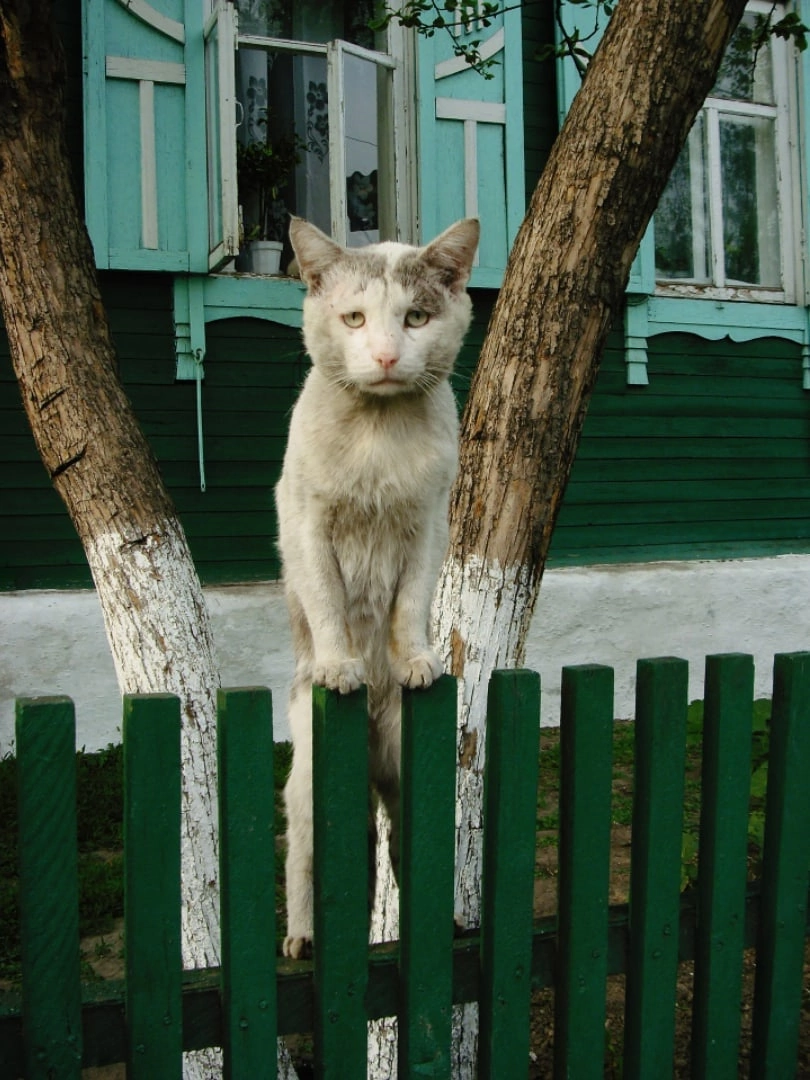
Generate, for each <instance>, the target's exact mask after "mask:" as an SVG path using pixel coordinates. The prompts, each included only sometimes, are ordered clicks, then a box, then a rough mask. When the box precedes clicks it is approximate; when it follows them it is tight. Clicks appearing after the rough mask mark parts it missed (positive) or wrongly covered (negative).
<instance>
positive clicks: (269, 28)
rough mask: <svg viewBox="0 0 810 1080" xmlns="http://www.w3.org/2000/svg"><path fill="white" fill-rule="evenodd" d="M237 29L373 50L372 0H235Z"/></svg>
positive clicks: (290, 38)
mask: <svg viewBox="0 0 810 1080" xmlns="http://www.w3.org/2000/svg"><path fill="white" fill-rule="evenodd" d="M237 7H238V9H239V32H240V33H241V34H251V35H255V36H258V37H272V38H285V39H287V40H294V41H309V42H314V43H317V44H326V42H327V41H333V40H334V39H335V38H342V39H343V40H344V41H351V42H352V44H354V45H363V46H364V47H365V48H367V49H373V48H374V47H375V46H374V32H373V31H372V30H370V29H369V25H368V24H369V21H370V20H371V19H372V18H373V16H374V0H346V2H345V3H342V4H341V3H335V2H333V3H326V4H325V3H323V0H296V3H295V5H294V6H293V2H292V0H237Z"/></svg>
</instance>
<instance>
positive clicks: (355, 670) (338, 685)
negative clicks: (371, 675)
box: [312, 659, 366, 694]
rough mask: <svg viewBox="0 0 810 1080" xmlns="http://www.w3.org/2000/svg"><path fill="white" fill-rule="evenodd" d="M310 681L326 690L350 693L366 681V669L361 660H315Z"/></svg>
mask: <svg viewBox="0 0 810 1080" xmlns="http://www.w3.org/2000/svg"><path fill="white" fill-rule="evenodd" d="M312 681H313V682H314V683H316V684H317V685H318V686H325V687H326V688H327V689H328V690H337V691H338V693H340V694H351V692H352V691H353V690H356V689H357V688H358V687H359V686H361V685H362V684H363V683H364V682H365V681H366V670H365V667H364V666H363V661H362V660H355V659H349V660H328V661H326V662H324V663H318V662H317V661H316V662H315V666H314V669H313V672H312Z"/></svg>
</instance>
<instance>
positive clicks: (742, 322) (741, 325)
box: [628, 288, 808, 344]
mask: <svg viewBox="0 0 810 1080" xmlns="http://www.w3.org/2000/svg"><path fill="white" fill-rule="evenodd" d="M628 310H629V309H628ZM645 314H646V330H647V334H648V335H652V334H665V333H687V334H688V333H692V334H697V335H698V336H699V337H704V338H709V339H712V340H720V339H721V338H724V337H728V338H731V340H732V341H737V342H741V341H752V340H754V339H756V338H762V337H779V338H786V339H788V340H790V341H795V342H798V343H801V344H803V343H804V342H805V340H806V338H807V333H808V309H807V308H806V307H802V306H800V305H798V304H788V303H785V302H784V300H782V301H781V302H771V303H762V302H758V301H752V300H750V299H749V300H746V299H744V298H743V297H742V296H740V295H739V294H738V295H737V296H735V297H734V298H733V299H728V298H726V297H720V296H717V295H714V294H712V295H707V294H706V291H705V290H701V291H696V292H695V293H691V294H686V295H684V294H683V293H680V292H678V293H676V292H673V291H671V290H670V289H661V288H659V289H656V291H655V294H654V295H653V296H651V297H649V299H648V301H647V304H646V312H645ZM636 332H638V331H636Z"/></svg>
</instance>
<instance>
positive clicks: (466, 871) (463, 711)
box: [368, 558, 539, 1080]
mask: <svg viewBox="0 0 810 1080" xmlns="http://www.w3.org/2000/svg"><path fill="white" fill-rule="evenodd" d="M533 601H534V597H533V595H532V592H531V583H530V575H529V572H528V571H526V570H524V569H523V568H512V567H506V568H503V567H501V566H500V565H498V564H497V563H489V562H485V561H484V560H483V559H479V558H472V559H470V560H468V561H467V562H466V563H460V562H457V561H454V560H453V559H447V560H446V561H445V563H444V566H443V567H442V571H441V574H440V578H439V583H438V586H437V589H436V593H435V595H434V601H433V623H434V633H433V636H434V641H435V642H436V644H437V647H438V649H439V652H440V654H441V655H443V658H444V665H445V669H446V670H450V667H451V658H452V656H453V655H454V654H455V653H457V652H458V650H459V648H461V649H463V657H464V676H463V678H461V679H460V680H459V760H460V762H461V768H459V770H458V790H457V796H456V916H457V918H459V919H460V920H461V921H462V922H463V923H464V924H465V925H467V926H476V925H478V922H479V920H480V911H481V860H482V850H483V842H482V841H483V832H482V807H483V779H484V777H483V764H484V737H485V725H486V693H487V685H488V683H489V676H490V674H491V673H492V671H494V670H495V668H496V667H499V668H505V667H516V666H517V665H518V664H519V663H520V662H521V660H522V656H523V648H524V645H525V638H526V633H527V630H528V626H529V623H530V621H531V612H532V608H533ZM538 722H539V718H538ZM383 847H384V845H382V844H380V845H378V862H377V875H378V888H377V897H376V903H375V911H374V920H373V922H372V940H374V941H386V940H391V939H392V938H393V937H395V936H396V923H395V913H396V907H397V901H398V896H397V890H396V885H395V884H394V881H393V876H392V875H391V873H390V867H389V863H388V858H387V855H386V854H384V853H382V850H381V849H382V848H383ZM453 1015H454V1040H453V1077H454V1078H455V1077H469V1078H470V1080H473V1077H474V1076H475V1062H476V1061H477V1034H478V1010H477V1006H466V1007H463V1008H459V1009H455V1010H454V1013H453ZM396 1056H397V1049H396V1028H395V1026H394V1025H393V1023H391V1022H389V1021H383V1022H380V1023H379V1024H375V1025H372V1026H371V1029H370V1032H369V1073H368V1075H369V1077H370V1078H372V1080H391V1078H393V1077H395V1076H396V1075H397V1064H396Z"/></svg>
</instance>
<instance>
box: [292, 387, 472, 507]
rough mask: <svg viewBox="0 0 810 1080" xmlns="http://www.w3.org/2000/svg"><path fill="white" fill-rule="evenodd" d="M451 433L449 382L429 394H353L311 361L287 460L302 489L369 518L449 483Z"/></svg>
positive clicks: (414, 504) (413, 503) (452, 413)
mask: <svg viewBox="0 0 810 1080" xmlns="http://www.w3.org/2000/svg"><path fill="white" fill-rule="evenodd" d="M456 438H457V419H456V409H455V403H454V400H453V395H452V392H451V390H450V387H449V386H448V385H447V384H446V383H443V384H441V385H439V386H437V387H435V388H434V389H433V391H432V392H431V393H430V394H427V395H421V394H420V395H414V396H413V397H407V398H402V397H398V398H395V399H389V400H382V401H379V400H374V399H371V400H365V401H363V400H353V399H351V398H346V397H345V396H343V395H336V394H335V391H334V388H333V387H331V386H330V385H329V383H328V381H327V380H325V379H324V378H323V377H322V376H321V374H320V373H319V372H318V371H317V369H316V370H313V371H312V372H311V373H310V375H309V377H308V379H307V383H306V386H305V387H304V390H303V392H302V394H301V397H300V398H299V401H298V403H297V404H296V408H295V412H294V416H293V422H292V425H291V432H290V442H289V446H288V459H287V460H288V466H289V468H290V470H291V471H293V472H294V473H295V474H296V480H297V483H296V487H297V488H298V491H299V494H300V495H301V496H303V497H304V498H305V499H308V500H309V499H314V500H316V501H317V502H319V503H322V504H323V505H324V506H329V507H331V510H332V513H333V514H335V515H340V516H348V517H349V518H351V516H352V515H353V514H359V515H360V516H361V517H362V518H363V519H365V520H366V521H368V520H369V519H370V518H373V517H375V516H378V515H380V516H383V517H385V516H387V515H391V514H392V513H396V512H397V511H398V510H400V509H403V510H404V509H407V508H408V507H411V508H415V507H417V506H419V505H421V504H423V503H424V502H426V501H427V502H430V501H431V500H432V497H433V494H434V493H435V492H436V491H437V490H442V489H445V488H446V487H448V486H449V484H450V482H451V481H452V478H453V475H454V472H455V465H456ZM348 524H349V523H348V522H347V523H346V525H348Z"/></svg>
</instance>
